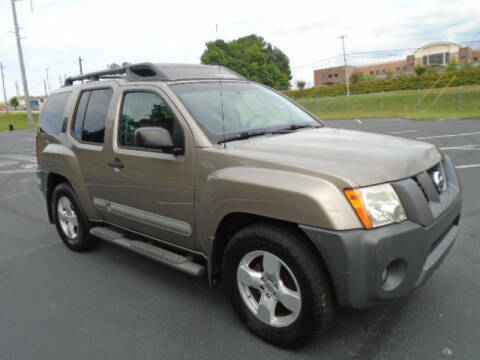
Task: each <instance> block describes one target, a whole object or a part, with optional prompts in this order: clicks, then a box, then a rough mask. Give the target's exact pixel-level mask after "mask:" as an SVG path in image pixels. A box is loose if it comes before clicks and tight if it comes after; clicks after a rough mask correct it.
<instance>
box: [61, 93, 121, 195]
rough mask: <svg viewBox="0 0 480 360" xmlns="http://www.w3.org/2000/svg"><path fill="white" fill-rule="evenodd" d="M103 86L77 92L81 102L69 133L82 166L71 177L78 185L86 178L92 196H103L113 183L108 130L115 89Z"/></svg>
mask: <svg viewBox="0 0 480 360" xmlns="http://www.w3.org/2000/svg"><path fill="white" fill-rule="evenodd" d="M101 86H102V87H98V86H97V87H92V88H86V89H83V90H82V91H81V92H80V93H78V94H77V93H76V94H75V98H76V99H77V102H76V104H75V108H74V112H73V115H72V121H71V124H70V129H69V132H68V133H69V135H68V136H69V139H70V140H71V141H72V151H73V152H74V153H75V155H76V158H77V160H78V162H77V164H76V165H75V166H78V168H79V169H80V176H79V177H77V178H73V179H71V180H72V181H73V183H74V184H75V182H76V181H77V182H81V181H83V182H84V184H85V186H86V188H87V189H88V193H89V194H90V196H91V198H92V199H93V198H96V197H102V195H103V194H105V193H106V192H107V191H108V185H109V184H108V178H107V176H108V174H109V168H108V166H107V164H106V160H107V158H106V151H105V150H106V148H107V147H106V146H105V143H106V132H105V129H106V128H108V124H109V123H111V120H110V119H111V118H112V117H113V112H112V111H113V108H112V104H113V103H115V101H112V99H113V97H114V88H113V87H112V86H108V87H105V85H101ZM89 201H90V199H89Z"/></svg>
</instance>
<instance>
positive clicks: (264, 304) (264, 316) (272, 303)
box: [257, 293, 277, 324]
mask: <svg viewBox="0 0 480 360" xmlns="http://www.w3.org/2000/svg"><path fill="white" fill-rule="evenodd" d="M276 306H277V301H276V300H275V299H273V297H271V296H270V297H267V295H266V294H265V293H264V294H262V297H261V298H260V303H259V304H258V310H257V316H258V318H259V319H260V320H262V321H263V322H266V323H267V324H272V322H273V321H274V319H275V308H276Z"/></svg>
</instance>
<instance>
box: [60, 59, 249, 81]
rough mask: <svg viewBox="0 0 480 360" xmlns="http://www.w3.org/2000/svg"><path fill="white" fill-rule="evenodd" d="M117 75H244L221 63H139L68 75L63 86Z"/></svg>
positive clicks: (132, 77) (133, 78) (135, 77)
mask: <svg viewBox="0 0 480 360" xmlns="http://www.w3.org/2000/svg"><path fill="white" fill-rule="evenodd" d="M118 77H121V78H124V79H126V80H127V81H178V80H202V79H216V80H219V79H222V80H223V79H232V80H245V78H244V77H242V76H240V75H239V74H237V73H236V72H234V71H232V70H230V69H228V68H226V67H224V66H221V65H199V64H154V63H140V64H132V65H126V66H122V67H118V68H114V69H109V70H103V71H96V72H92V73H88V74H84V75H79V76H72V77H68V78H67V79H65V86H70V85H73V83H74V82H75V81H80V80H92V81H98V80H100V79H111V78H118Z"/></svg>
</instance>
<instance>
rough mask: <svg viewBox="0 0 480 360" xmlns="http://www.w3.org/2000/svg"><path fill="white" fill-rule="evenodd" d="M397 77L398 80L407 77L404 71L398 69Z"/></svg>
mask: <svg viewBox="0 0 480 360" xmlns="http://www.w3.org/2000/svg"><path fill="white" fill-rule="evenodd" d="M397 77H398V78H399V79H404V78H406V77H407V74H406V73H405V70H403V69H400V70H399V71H398V72H397Z"/></svg>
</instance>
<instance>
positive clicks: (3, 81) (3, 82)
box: [0, 63, 8, 115]
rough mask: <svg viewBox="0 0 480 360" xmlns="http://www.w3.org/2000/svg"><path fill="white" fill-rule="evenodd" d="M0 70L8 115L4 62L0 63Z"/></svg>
mask: <svg viewBox="0 0 480 360" xmlns="http://www.w3.org/2000/svg"><path fill="white" fill-rule="evenodd" d="M0 70H1V72H2V86H3V99H4V100H5V110H6V111H7V115H8V102H7V90H6V89H5V77H4V75H3V64H2V63H0Z"/></svg>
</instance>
